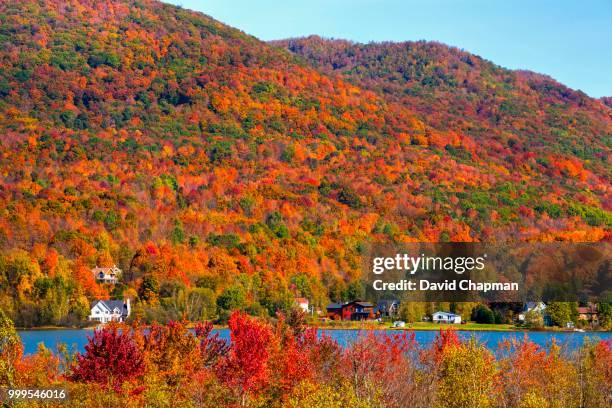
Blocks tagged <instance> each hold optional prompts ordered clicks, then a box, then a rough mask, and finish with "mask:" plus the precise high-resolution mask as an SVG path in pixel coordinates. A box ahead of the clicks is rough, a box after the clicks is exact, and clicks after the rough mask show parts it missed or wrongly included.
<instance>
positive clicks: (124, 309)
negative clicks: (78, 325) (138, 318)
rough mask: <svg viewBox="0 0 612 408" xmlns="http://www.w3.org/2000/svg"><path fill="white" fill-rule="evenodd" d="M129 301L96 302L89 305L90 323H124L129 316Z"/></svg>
mask: <svg viewBox="0 0 612 408" xmlns="http://www.w3.org/2000/svg"><path fill="white" fill-rule="evenodd" d="M130 312H131V308H130V299H127V300H125V301H123V300H96V301H95V302H93V303H92V305H91V313H90V315H89V320H90V321H96V322H100V323H108V322H124V321H125V320H126V319H127V318H128V316H129V315H130Z"/></svg>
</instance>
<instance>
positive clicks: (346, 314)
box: [342, 300, 374, 320]
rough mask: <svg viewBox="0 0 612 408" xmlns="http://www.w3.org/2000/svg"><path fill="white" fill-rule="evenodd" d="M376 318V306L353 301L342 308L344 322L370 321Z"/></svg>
mask: <svg viewBox="0 0 612 408" xmlns="http://www.w3.org/2000/svg"><path fill="white" fill-rule="evenodd" d="M373 318H374V305H373V304H372V303H370V302H362V301H360V300H353V301H352V302H349V303H347V304H345V305H344V306H343V307H342V320H369V319H373Z"/></svg>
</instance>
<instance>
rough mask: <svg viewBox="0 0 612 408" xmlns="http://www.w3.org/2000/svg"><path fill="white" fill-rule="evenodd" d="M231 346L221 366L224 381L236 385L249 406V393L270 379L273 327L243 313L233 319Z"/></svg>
mask: <svg viewBox="0 0 612 408" xmlns="http://www.w3.org/2000/svg"><path fill="white" fill-rule="evenodd" d="M229 329H230V333H231V343H232V346H231V349H230V351H229V353H228V354H227V355H226V356H225V357H224V358H223V359H222V360H221V361H220V362H219V364H218V365H217V375H218V377H219V379H220V380H221V382H223V383H225V384H226V385H228V386H230V387H232V388H233V389H234V390H235V391H236V392H237V394H238V397H239V399H240V402H241V404H242V405H245V404H246V402H247V400H248V396H249V394H252V393H255V392H257V391H258V390H260V389H262V388H263V387H264V386H265V385H266V384H267V382H268V359H269V352H268V342H269V341H270V339H271V338H272V330H271V329H270V327H269V326H267V325H266V324H265V323H262V322H259V321H257V320H256V319H254V318H251V317H249V316H247V315H245V314H243V313H241V312H234V313H233V314H232V315H231V317H230V319H229Z"/></svg>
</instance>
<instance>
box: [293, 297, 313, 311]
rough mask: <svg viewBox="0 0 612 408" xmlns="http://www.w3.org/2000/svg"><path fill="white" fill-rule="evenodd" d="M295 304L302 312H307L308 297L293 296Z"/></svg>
mask: <svg viewBox="0 0 612 408" xmlns="http://www.w3.org/2000/svg"><path fill="white" fill-rule="evenodd" d="M294 303H295V305H296V306H297V308H298V309H300V310H302V311H303V312H304V313H308V311H309V310H310V309H309V303H308V299H306V298H303V297H301V298H295V301H294Z"/></svg>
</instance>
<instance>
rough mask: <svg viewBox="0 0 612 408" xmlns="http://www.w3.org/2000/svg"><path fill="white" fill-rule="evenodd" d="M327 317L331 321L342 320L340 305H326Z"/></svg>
mask: <svg viewBox="0 0 612 408" xmlns="http://www.w3.org/2000/svg"><path fill="white" fill-rule="evenodd" d="M327 317H328V318H330V319H332V320H342V303H330V304H329V305H327Z"/></svg>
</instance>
